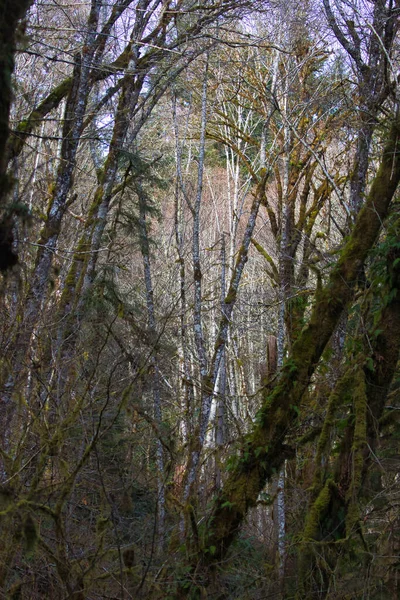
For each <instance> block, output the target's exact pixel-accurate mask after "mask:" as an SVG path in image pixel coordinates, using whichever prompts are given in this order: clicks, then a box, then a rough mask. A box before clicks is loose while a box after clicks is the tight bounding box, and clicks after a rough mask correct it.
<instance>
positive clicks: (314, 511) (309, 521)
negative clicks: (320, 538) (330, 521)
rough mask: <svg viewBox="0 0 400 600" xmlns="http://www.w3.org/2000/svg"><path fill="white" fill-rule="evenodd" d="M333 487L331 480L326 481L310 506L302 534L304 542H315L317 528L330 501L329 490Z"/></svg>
mask: <svg viewBox="0 0 400 600" xmlns="http://www.w3.org/2000/svg"><path fill="white" fill-rule="evenodd" d="M333 486H335V484H334V481H333V479H328V480H327V481H326V482H325V485H324V487H323V488H322V489H321V491H320V492H319V494H318V496H317V498H316V500H315V501H314V503H313V504H312V506H311V508H310V510H309V512H308V514H307V516H306V520H305V526H304V533H303V538H304V539H305V540H315V539H316V538H317V534H318V527H319V524H320V522H321V521H322V518H323V516H324V513H326V512H327V510H328V506H329V502H330V500H331V489H332V487H333Z"/></svg>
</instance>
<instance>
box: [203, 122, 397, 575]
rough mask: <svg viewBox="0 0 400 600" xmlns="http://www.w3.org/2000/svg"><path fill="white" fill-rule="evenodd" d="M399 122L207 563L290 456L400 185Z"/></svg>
mask: <svg viewBox="0 0 400 600" xmlns="http://www.w3.org/2000/svg"><path fill="white" fill-rule="evenodd" d="M399 136H400V118H399V117H398V116H397V118H396V120H395V121H394V122H393V124H392V126H391V129H390V132H389V134H388V141H387V144H386V146H385V148H384V149H383V152H382V159H381V164H380V167H379V170H378V172H377V175H376V176H375V178H374V181H373V183H372V186H371V190H370V193H369V196H368V199H367V201H366V203H365V205H364V207H363V208H362V210H361V211H360V213H359V215H358V218H357V221H356V223H355V225H354V229H353V232H352V234H351V236H350V237H349V239H348V241H347V243H346V244H345V246H344V248H343V250H342V252H341V255H340V258H339V260H338V262H337V264H336V266H335V267H334V269H333V270H332V273H331V275H330V277H329V280H328V282H327V284H326V285H325V287H324V288H322V289H321V290H320V291H319V292H318V293H317V297H316V301H315V306H314V309H313V311H312V314H311V317H310V320H309V322H308V324H307V326H306V327H305V328H304V329H303V331H302V333H301V334H300V336H299V338H298V339H297V341H296V342H295V344H294V345H293V349H292V353H291V356H290V357H289V359H288V360H287V361H286V363H285V365H284V367H283V369H282V374H281V376H280V378H279V380H278V382H277V384H276V386H275V388H274V389H273V390H272V392H270V391H268V390H267V392H266V394H265V397H264V400H263V405H262V408H261V410H260V411H259V413H258V415H257V420H256V424H255V426H254V429H253V431H252V432H251V433H250V434H249V435H248V436H247V438H246V440H245V443H244V445H243V450H242V453H241V455H240V456H239V457H238V458H237V459H236V462H235V464H234V465H233V467H232V469H231V470H230V471H229V473H228V476H227V479H226V481H225V483H224V485H223V488H222V490H221V492H220V494H219V495H218V497H217V499H216V501H215V505H214V509H213V510H212V513H211V516H210V518H209V521H208V527H207V530H206V534H205V538H204V540H205V542H204V550H205V551H206V550H207V549H209V548H210V547H213V549H214V550H215V552H214V553H212V554H211V553H210V552H203V553H202V556H201V558H202V559H203V561H204V562H205V563H215V562H216V561H219V560H221V559H222V558H223V557H224V556H225V555H226V553H227V551H228V549H229V547H230V545H231V544H232V542H233V541H234V539H235V538H236V536H237V533H238V531H239V528H240V526H241V524H242V523H243V521H244V519H245V517H246V515H247V512H248V510H249V508H250V507H252V506H255V504H256V502H257V497H258V494H259V493H260V491H261V490H262V488H263V487H264V485H265V483H266V482H267V481H268V480H269V479H270V478H271V477H272V476H273V475H274V473H276V472H277V471H278V470H279V469H280V468H281V467H282V465H283V463H284V461H285V458H287V456H288V450H287V448H286V447H285V436H286V433H287V432H288V429H289V428H290V426H291V425H293V424H294V423H295V422H296V419H297V415H298V411H299V404H300V402H301V399H302V396H303V394H304V392H305V391H306V389H307V387H308V384H309V382H310V378H311V376H312V375H313V373H314V371H315V369H316V367H317V365H318V362H319V359H320V358H321V355H322V352H323V351H324V349H325V347H326V345H327V343H328V341H329V339H330V337H331V335H332V333H333V331H334V330H335V327H336V325H337V323H338V321H339V319H340V316H341V314H342V311H343V310H344V309H345V308H346V306H348V304H349V303H350V301H351V299H352V298H353V294H354V288H355V285H356V282H357V277H358V274H359V271H360V269H361V267H362V266H363V264H364V262H365V260H366V257H367V255H368V252H369V251H370V249H371V248H372V246H373V245H374V243H375V241H376V239H377V237H378V235H379V231H380V228H381V224H382V222H383V220H384V219H385V218H386V216H387V214H388V210H389V207H390V204H391V201H392V198H393V195H394V193H395V191H396V189H397V186H398V183H399V181H400V144H399Z"/></svg>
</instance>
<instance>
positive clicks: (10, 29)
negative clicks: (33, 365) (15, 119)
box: [0, 0, 33, 271]
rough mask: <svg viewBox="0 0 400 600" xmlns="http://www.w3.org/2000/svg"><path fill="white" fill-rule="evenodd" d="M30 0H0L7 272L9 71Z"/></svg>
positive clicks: (0, 198) (2, 263) (0, 246)
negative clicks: (6, 205)
mask: <svg viewBox="0 0 400 600" xmlns="http://www.w3.org/2000/svg"><path fill="white" fill-rule="evenodd" d="M32 1H33V0H1V2H0V210H1V214H0V270H1V271H7V269H9V268H10V267H12V266H13V265H14V264H15V263H16V261H17V257H16V255H15V253H14V252H13V247H12V245H13V234H12V220H11V217H10V215H7V214H4V208H5V204H6V202H7V197H8V193H9V191H10V189H11V185H12V184H11V181H12V180H11V178H10V177H9V176H8V175H7V158H6V144H7V141H8V137H9V118H10V108H11V101H12V74H13V72H14V54H15V49H16V38H17V30H18V23H19V21H20V20H21V19H22V18H23V17H24V16H25V14H26V11H27V10H28V8H29V7H30V5H31V4H32Z"/></svg>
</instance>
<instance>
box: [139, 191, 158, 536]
mask: <svg viewBox="0 0 400 600" xmlns="http://www.w3.org/2000/svg"><path fill="white" fill-rule="evenodd" d="M136 190H137V194H138V198H139V215H140V223H139V225H140V249H141V252H142V259H143V269H144V281H145V287H146V304H147V315H148V323H149V333H150V338H151V340H152V343H153V344H154V346H153V348H152V351H151V357H150V364H151V366H152V375H153V410H154V421H155V423H156V425H157V426H158V430H159V431H161V430H162V428H161V424H162V408H161V393H160V373H159V365H158V362H159V356H158V351H157V344H158V340H157V323H156V313H155V308H154V291H153V282H152V277H151V264H150V244H149V237H148V226H147V219H146V211H147V209H146V195H145V192H144V189H143V187H142V184H141V183H140V182H137V184H136ZM156 447H157V450H156V454H157V534H158V538H159V544H160V545H161V547H163V542H164V534H165V470H164V452H163V445H162V442H161V440H160V439H159V438H158V439H157V440H156Z"/></svg>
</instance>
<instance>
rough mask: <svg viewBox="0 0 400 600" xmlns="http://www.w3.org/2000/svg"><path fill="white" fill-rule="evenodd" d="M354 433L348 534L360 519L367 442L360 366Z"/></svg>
mask: <svg viewBox="0 0 400 600" xmlns="http://www.w3.org/2000/svg"><path fill="white" fill-rule="evenodd" d="M352 391H353V407H354V418H355V423H354V435H353V444H352V449H351V454H352V477H351V484H350V487H349V490H348V492H347V497H346V500H347V501H348V510H347V516H346V535H347V536H349V535H350V533H351V531H352V530H353V529H354V526H355V525H356V523H357V521H358V519H359V509H358V493H359V490H360V488H361V483H362V474H363V466H364V451H365V447H366V444H367V395H366V384H365V375H364V370H363V368H362V367H361V366H360V367H359V368H358V369H357V371H356V373H355V374H354V375H353V389H352Z"/></svg>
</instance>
